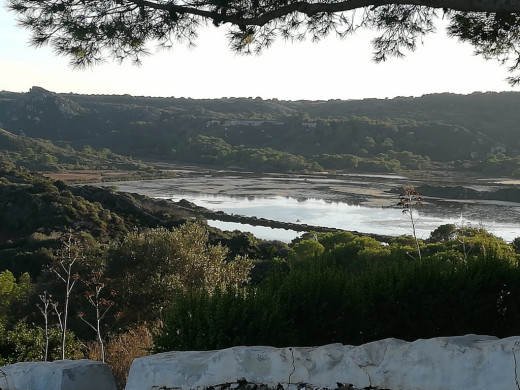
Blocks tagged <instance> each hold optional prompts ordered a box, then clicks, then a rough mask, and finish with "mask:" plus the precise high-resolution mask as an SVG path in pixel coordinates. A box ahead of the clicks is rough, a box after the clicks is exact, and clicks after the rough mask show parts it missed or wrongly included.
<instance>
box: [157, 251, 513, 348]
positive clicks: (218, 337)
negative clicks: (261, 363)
mask: <svg viewBox="0 0 520 390" xmlns="http://www.w3.org/2000/svg"><path fill="white" fill-rule="evenodd" d="M299 265H300V266H299V267H297V268H293V269H292V270H291V272H290V273H289V274H288V275H286V276H284V275H278V276H276V277H271V278H270V279H269V280H268V281H267V282H266V283H265V284H263V285H261V286H258V287H255V288H252V287H249V288H246V289H244V290H242V291H241V292H240V293H237V292H232V291H226V292H219V293H217V294H215V295H214V296H209V295H208V294H189V295H187V294H184V295H180V296H178V297H176V299H175V305H174V306H173V307H172V308H171V309H170V310H168V311H167V312H166V316H165V321H164V326H163V327H162V329H161V331H160V332H159V334H158V335H156V339H155V341H156V350H157V351H167V350H172V349H173V350H190V349H216V348H226V347H231V346H233V345H258V344H263V345H273V346H313V345H323V344H328V343H334V342H339V343H343V344H353V345H357V344H361V343H366V342H370V341H374V340H379V339H383V338H387V337H395V338H400V339H404V340H415V339H418V338H431V337H439V336H454V335H463V334H467V333H478V334H488V335H495V336H498V337H507V336H511V335H515V334H518V332H520V305H519V302H520V270H519V268H518V266H517V265H515V264H513V263H511V262H510V261H508V260H507V259H506V260H502V259H499V258H494V257H481V258H471V259H468V261H467V262H466V263H462V262H447V261H445V260H433V259H425V260H421V261H414V260H404V261H393V262H385V263H378V264H377V266H376V265H372V266H369V267H368V268H367V270H366V271H364V272H363V273H360V274H352V273H349V271H348V270H345V269H344V268H338V267H332V266H329V265H326V264H325V263H324V261H322V260H317V261H306V262H305V261H304V262H301V263H300V264H299Z"/></svg>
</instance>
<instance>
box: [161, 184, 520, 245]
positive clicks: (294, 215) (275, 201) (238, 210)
mask: <svg viewBox="0 0 520 390" xmlns="http://www.w3.org/2000/svg"><path fill="white" fill-rule="evenodd" d="M165 198H166V197H165ZM167 198H169V199H172V200H175V201H179V200H181V199H186V200H188V201H190V202H193V203H195V204H197V205H200V206H203V207H206V208H208V209H211V210H218V211H224V212H226V213H229V214H238V215H245V216H256V217H258V218H267V219H272V220H277V221H282V222H291V223H302V224H308V225H316V226H326V227H331V228H338V229H344V230H351V231H358V232H366V233H376V234H382V235H391V236H398V235H403V234H411V233H412V231H411V227H410V221H409V219H408V216H407V215H406V214H403V213H402V212H401V210H400V209H394V208H389V207H365V206H360V205H352V204H348V203H344V202H331V201H325V200H323V199H315V198H310V199H301V198H292V197H282V196H262V197H258V196H255V197H253V196H244V197H231V196H223V195H206V194H186V193H185V194H182V195H175V196H168V197H167ZM494 206H496V207H498V205H494ZM465 207H466V209H467V205H465ZM487 207H490V205H488V206H487ZM443 210H444V212H445V213H446V215H444V214H443V213H442V212H439V210H438V209H437V208H435V207H433V206H430V207H426V208H424V209H420V210H417V211H416V229H417V235H418V237H419V238H421V239H426V238H428V237H429V235H430V233H431V231H433V230H434V229H435V228H437V227H438V226H440V225H442V224H446V223H453V224H455V225H459V226H460V225H462V224H464V226H468V225H470V226H474V227H483V228H485V229H486V230H488V231H489V232H491V233H493V234H495V235H497V236H499V237H502V238H503V239H505V240H507V241H511V240H513V239H514V238H515V237H518V236H520V226H519V225H518V223H516V222H514V223H513V222H506V221H503V220H496V219H494V218H490V217H489V216H493V213H490V214H488V215H489V216H488V215H482V214H477V218H471V217H470V216H474V212H473V211H470V210H469V209H468V210H469V211H468V212H467V213H462V212H461V213H458V212H455V210H449V209H448V208H443ZM439 214H440V216H439ZM211 225H212V226H215V227H218V228H221V229H224V230H234V229H240V230H245V231H251V232H253V233H254V234H255V235H257V236H258V237H260V238H265V239H273V238H271V237H272V236H273V235H274V237H277V238H275V239H279V240H282V239H281V238H280V237H281V236H283V237H284V239H283V241H290V240H291V239H292V238H294V237H295V236H296V235H297V234H298V233H296V232H291V233H288V232H287V231H284V230H283V229H278V230H281V231H282V232H284V234H283V235H282V232H276V231H275V232H271V231H266V229H267V230H269V228H263V227H262V228H260V227H258V228H257V227H251V226H250V225H249V226H242V225H241V224H232V223H227V224H224V223H222V222H218V223H217V222H216V221H213V222H211ZM217 225H218V226H217ZM220 226H221V227H220Z"/></svg>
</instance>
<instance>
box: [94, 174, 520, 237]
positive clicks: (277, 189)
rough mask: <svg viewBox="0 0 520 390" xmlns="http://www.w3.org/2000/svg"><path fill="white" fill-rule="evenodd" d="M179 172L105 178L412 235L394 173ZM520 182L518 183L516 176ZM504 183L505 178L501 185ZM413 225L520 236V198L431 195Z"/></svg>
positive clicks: (260, 211)
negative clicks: (162, 175) (450, 226)
mask: <svg viewBox="0 0 520 390" xmlns="http://www.w3.org/2000/svg"><path fill="white" fill-rule="evenodd" d="M178 173H179V175H180V176H179V177H178V178H175V179H163V180H148V181H134V182H119V183H104V184H103V185H111V184H112V185H116V186H118V187H119V190H120V191H125V192H137V193H140V194H143V195H147V196H151V197H155V198H166V199H172V200H175V201H178V200H181V199H186V200H188V201H190V202H193V203H195V204H197V205H199V206H203V207H206V208H208V209H211V210H215V211H224V212H226V213H229V214H239V215H245V216H251V217H252V216H255V217H258V218H266V219H272V220H276V221H282V222H290V223H302V224H307V225H315V226H324V227H330V228H338V229H344V230H350V231H357V232H360V233H377V234H382V235H390V236H398V235H403V234H412V230H411V223H410V219H409V216H408V215H407V214H403V213H402V210H400V209H396V208H392V206H393V205H395V204H396V203H397V195H396V194H395V193H391V192H389V189H392V188H396V187H400V186H403V185H408V184H413V185H415V186H420V185H421V184H422V182H421V181H420V180H415V181H412V180H410V179H409V178H407V177H404V176H397V175H336V176H331V177H328V176H326V175H283V174H265V175H262V176H259V175H255V174H251V173H248V174H244V173H237V172H217V173H215V172H213V173H210V172H203V173H201V172H197V171H196V170H192V171H190V170H188V171H182V172H181V171H179V172H178ZM465 179H466V180H467V178H463V177H462V178H453V177H451V178H450V180H451V182H448V181H442V182H439V181H436V182H435V183H432V181H431V180H429V181H428V182H429V183H431V184H437V185H454V183H455V184H456V185H462V184H464V185H466V186H468V187H473V186H475V185H478V187H479V189H482V190H486V191H490V190H494V189H496V185H497V184H496V183H497V180H498V179H487V180H481V179H478V180H473V181H472V182H469V181H467V182H463V180H465ZM513 184H516V183H513ZM502 185H504V184H502ZM414 216H415V220H416V231H417V236H418V237H419V238H421V239H426V238H428V237H429V235H430V233H431V232H432V231H433V230H434V229H436V228H437V227H438V226H440V225H443V224H447V223H453V224H455V225H458V226H462V225H464V226H468V225H470V226H473V227H483V228H485V229H486V230H488V231H489V232H491V233H493V234H495V235H497V236H499V237H502V238H503V239H504V240H506V241H511V240H513V239H514V238H516V237H520V223H519V222H520V203H517V202H501V201H482V200H456V199H439V198H427V199H425V202H424V207H421V208H419V209H417V210H416V212H415V214H414ZM209 223H210V225H212V226H215V227H218V228H220V229H224V230H235V229H238V230H243V231H249V232H252V233H253V234H255V235H256V236H257V237H259V238H264V239H278V240H282V241H290V240H292V239H293V238H295V237H296V236H297V235H298V234H300V233H297V232H294V231H287V230H283V229H269V228H265V227H257V226H251V225H244V224H237V223H230V222H221V221H209Z"/></svg>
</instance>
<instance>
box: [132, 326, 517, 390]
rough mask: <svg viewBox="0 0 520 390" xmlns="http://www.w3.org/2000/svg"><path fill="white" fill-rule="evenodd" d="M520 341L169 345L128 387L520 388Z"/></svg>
mask: <svg viewBox="0 0 520 390" xmlns="http://www.w3.org/2000/svg"><path fill="white" fill-rule="evenodd" d="M519 344H520V337H510V338H506V339H497V338H495V337H490V336H477V335H467V336H459V337H446V338H434V339H428V340H417V341H415V342H411V343H408V342H404V341H401V340H396V339H385V340H381V341H377V342H373V343H369V344H365V345H362V346H358V347H354V346H347V345H342V344H331V345H326V346H321V347H316V348H272V347H234V348H229V349H224V350H220V351H205V352H167V353H162V354H157V355H153V356H147V357H142V358H138V359H135V360H134V362H133V364H132V367H131V369H130V374H129V378H128V383H127V386H126V390H158V389H163V390H168V389H175V390H191V389H199V390H200V389H208V388H211V387H213V388H214V389H215V390H218V389H220V390H226V389H230V390H232V389H237V388H244V386H243V385H244V383H250V384H258V385H260V384H262V385H265V386H268V387H270V388H275V389H276V388H278V389H279V390H281V387H283V388H284V389H289V390H293V389H294V390H301V389H302V388H303V387H305V388H306V389H309V388H312V389H317V388H328V389H336V388H338V387H340V388H359V389H363V388H366V387H367V388H380V389H391V390H398V389H399V390H458V389H471V390H490V389H493V390H520V386H519V383H518V367H517V360H518V362H519V363H520V346H519ZM265 386H261V387H265ZM250 388H256V386H252V387H250Z"/></svg>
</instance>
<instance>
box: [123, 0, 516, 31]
mask: <svg viewBox="0 0 520 390" xmlns="http://www.w3.org/2000/svg"><path fill="white" fill-rule="evenodd" d="M132 3H134V4H136V5H139V6H145V7H149V8H151V9H156V10H164V11H169V12H174V13H178V14H191V15H196V16H200V17H202V18H205V19H211V20H217V21H220V22H221V23H231V24H235V25H246V26H264V25H266V24H267V23H269V22H271V21H273V20H276V19H279V18H282V17H284V16H287V15H289V14H292V13H296V12H298V13H302V14H305V15H307V16H313V15H316V14H319V13H339V12H345V11H352V10H355V9H359V8H366V7H371V8H377V7H381V6H384V5H418V6H424V7H430V8H438V9H450V10H453V11H463V12H491V13H517V12H520V2H519V1H508V0H495V1H493V0H394V1H389V0H379V1H378V0H346V1H336V2H330V3H323V2H319V3H313V2H308V1H299V2H295V3H290V4H287V5H284V6H281V7H277V8H275V9H272V10H269V11H266V12H263V13H262V12H260V13H258V15H256V16H252V17H244V16H242V15H240V13H238V12H234V13H233V10H232V9H229V8H227V9H228V10H229V11H230V13H220V12H217V11H216V10H209V9H207V7H206V9H204V8H202V7H201V8H197V7H193V6H186V5H176V4H172V3H156V2H153V1H147V0H134V1H132Z"/></svg>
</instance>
